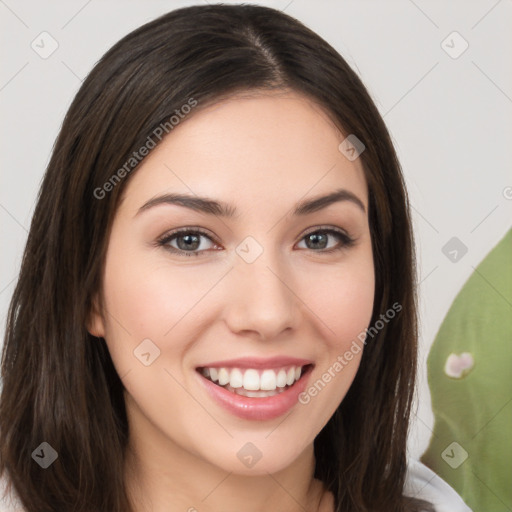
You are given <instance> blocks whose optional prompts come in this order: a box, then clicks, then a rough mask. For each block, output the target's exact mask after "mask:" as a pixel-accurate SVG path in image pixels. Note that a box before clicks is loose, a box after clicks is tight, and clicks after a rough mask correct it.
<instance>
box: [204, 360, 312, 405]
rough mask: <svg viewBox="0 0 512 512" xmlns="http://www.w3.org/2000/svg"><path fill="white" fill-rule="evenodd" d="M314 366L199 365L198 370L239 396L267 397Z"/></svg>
mask: <svg viewBox="0 0 512 512" xmlns="http://www.w3.org/2000/svg"><path fill="white" fill-rule="evenodd" d="M312 368H313V365H312V364H306V365H287V366H281V367H279V368H266V369H257V368H229V367H224V366H221V367H199V368H197V371H198V372H199V373H200V374H201V375H202V376H203V377H204V378H205V379H207V380H209V381H210V382H213V383H214V384H216V385H217V386H219V387H221V388H224V389H225V390H227V391H229V392H231V393H234V394H236V395H239V396H245V397H249V398H267V397H271V396H275V395H278V394H280V393H283V392H285V391H286V390H288V389H290V388H291V387H293V386H294V385H295V383H296V382H298V381H299V380H300V379H301V378H303V377H304V375H305V374H307V373H309V371H311V369H312Z"/></svg>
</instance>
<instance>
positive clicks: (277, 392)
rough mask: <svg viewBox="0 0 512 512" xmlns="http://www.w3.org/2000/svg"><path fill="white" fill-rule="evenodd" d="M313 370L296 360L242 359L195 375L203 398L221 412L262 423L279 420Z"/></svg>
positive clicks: (204, 368) (199, 370) (199, 369)
mask: <svg viewBox="0 0 512 512" xmlns="http://www.w3.org/2000/svg"><path fill="white" fill-rule="evenodd" d="M228 363H229V364H228ZM314 366H315V365H314V364H313V363H311V362H310V361H305V360H299V359H296V360H290V359H289V358H287V359H285V360H284V359H282V358H281V359H279V360H278V359H277V358H276V359H275V360H272V361H271V360H267V361H262V360H256V359H251V360H247V359H244V360H236V361H234V360H233V361H229V362H223V363H210V364H207V365H205V366H199V367H197V368H196V374H197V375H198V378H199V380H200V384H201V385H202V387H203V388H204V389H205V390H206V393H207V396H208V397H210V398H211V399H213V401H214V402H215V403H216V404H217V405H219V406H220V407H222V408H223V409H224V410H225V411H227V412H229V413H231V414H233V415H235V416H237V417H239V418H242V419H246V420H252V421H254V420H258V421H264V420H271V419H274V418H277V417H279V416H282V415H283V414H285V413H287V412H288V411H290V410H291V409H292V408H293V407H294V406H295V405H296V404H297V403H298V402H299V395H300V394H301V393H302V392H303V391H304V389H305V388H306V385H307V381H308V379H309V376H310V375H311V372H312V370H313V368H314Z"/></svg>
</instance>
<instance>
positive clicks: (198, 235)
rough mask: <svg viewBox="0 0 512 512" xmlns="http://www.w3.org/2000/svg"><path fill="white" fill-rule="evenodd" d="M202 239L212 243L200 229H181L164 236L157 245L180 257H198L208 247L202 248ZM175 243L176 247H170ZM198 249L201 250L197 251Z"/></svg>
mask: <svg viewBox="0 0 512 512" xmlns="http://www.w3.org/2000/svg"><path fill="white" fill-rule="evenodd" d="M202 238H207V239H208V240H209V241H210V242H212V238H211V237H210V236H209V235H208V234H207V233H206V231H203V230H202V229H199V228H193V229H192V228H181V229H177V230H175V231H173V232H171V233H167V234H165V235H164V237H163V238H161V239H160V240H158V242H157V243H158V245H160V246H163V247H165V248H166V249H167V250H168V251H170V252H172V253H175V254H179V255H180V256H181V255H183V256H200V255H201V254H202V253H203V252H204V251H206V250H207V249H209V247H204V245H205V244H203V243H201V239H202ZM175 241H176V243H177V247H175V246H173V245H172V242H175ZM206 245H208V244H206ZM199 248H200V249H201V250H200V251H197V249H199ZM210 248H211V247H210Z"/></svg>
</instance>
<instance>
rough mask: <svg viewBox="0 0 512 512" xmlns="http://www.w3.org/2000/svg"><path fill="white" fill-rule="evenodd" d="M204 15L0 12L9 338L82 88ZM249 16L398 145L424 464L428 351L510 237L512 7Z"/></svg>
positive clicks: (404, 2) (353, 5) (159, 4)
mask: <svg viewBox="0 0 512 512" xmlns="http://www.w3.org/2000/svg"><path fill="white" fill-rule="evenodd" d="M199 3H200V1H199V0H198V1H197V2H196V1H194V2H186V1H156V0H145V1H142V0H139V1H133V0H132V1H126V0H124V1H110V0H101V1H100V0H89V1H86V0H80V1H76V0H66V1H63V0H61V1H51V2H37V1H36V0H31V1H28V0H18V1H17V0H0V29H1V32H0V34H1V36H0V38H1V45H0V47H1V48H2V52H3V53H2V67H1V70H0V108H1V113H2V116H1V122H0V129H1V134H0V144H1V146H0V150H1V151H0V157H1V175H0V176H1V178H0V179H1V182H0V226H1V227H0V239H1V268H0V321H1V323H2V327H1V329H2V334H3V331H4V325H5V316H6V312H7V307H8V303H9V300H10V297H11V295H12V292H13V290H14V284H15V279H16V276H17V273H18V270H19V265H20V262H21V255H22V251H23V247H24V244H25V241H26V237H27V230H28V227H29V225H30V219H31V215H32V212H33V209H34V205H35V200H36V195H37V192H38V187H39V184H40V180H41V178H42V176H43V172H44V170H45V168H46V165H47V163H48V160H49V156H50V152H51V149H52V145H53V142H54V140H55V138H56V136H57V133H58V130H59V128H60V125H61V122H62V120H63V118H64V114H65V112H66V110H67V108H68V106H69V104H70V102H71V100H72V98H73V97H74V95H75V93H76V92H77V90H78V87H79V86H80V84H81V81H82V80H83V79H84V78H85V76H86V75H87V73H88V72H89V71H90V70H91V68H92V67H93V65H94V64H95V62H96V61H97V60H98V59H99V58H100V57H101V56H102V55H103V53H105V51H106V50H107V49H109V48H110V47H111V46H112V45H113V44H114V43H115V42H117V41H118V40H119V39H120V38H121V37H123V36H124V35H125V34H127V33H128V32H130V31H131V30H133V29H135V28H136V27H138V26H140V25H142V24H144V23H145V22H147V21H150V20H152V19H154V18H155V17H157V16H159V15H161V14H163V13H165V12H168V11H170V10H172V9H175V8H178V7H183V6H188V5H194V4H199ZM209 3H214V2H209ZM226 3H230V2H226ZM232 3H239V2H232ZM252 3H258V4H261V5H267V6H270V7H275V8H278V9H281V10H284V11H285V12H286V13H287V14H289V15H291V16H294V17H296V18H298V19H299V20H301V21H302V22H304V23H305V24H306V25H308V26H309V27H310V28H311V29H313V30H314V31H316V32H317V33H318V34H319V35H320V36H322V37H323V38H324V39H326V40H327V41H328V42H329V43H330V44H331V45H333V46H334V47H335V48H336V49H337V50H338V51H339V52H340V53H341V54H342V56H343V57H344V58H345V59H346V60H347V61H348V62H349V64H350V65H351V66H352V67H353V68H354V70H355V71H356V72H357V73H358V74H359V76H360V77H361V78H362V80H363V82H364V83H365V85H366V86H367V88H368V90H369V91H370V94H371V95H372V97H373V99H374V101H375V103H376V104H377V106H378V108H379V110H380V112H381V114H382V115H383V116H384V120H385V122H386V124H387V126H388V128H389V130H390V132H391V134H392V137H393V140H394V143H395V146H396V149H397V151H398V154H399V157H400V160H401V163H402V166H403V169H404V173H405V176H406V180H407V184H408V189H409V194H410V197H411V202H412V205H413V215H414V219H413V220H414V228H415V233H416V239H417V246H418V267H419V274H420V280H421V286H420V289H419V295H420V305H421V310H420V315H421V347H422V350H421V358H420V376H419V380H420V383H419V390H418V401H417V411H416V414H415V417H414V423H413V428H412V434H411V438H410V443H409V444H410V453H411V455H413V456H415V457H418V456H419V455H420V454H421V453H422V452H423V451H424V449H425V448H426V446H427V444H428V441H429V438H430V435H431V428H432V425H433V417H432V412H431V408H430V395H429V391H428V386H427V382H426V367H425V357H426V355H427V352H428V349H429V347H430V345H431V343H432V341H433V339H434V337H435V334H436V332H437V330H438V328H439V326H440V324H441V322H442V320H443V318H444V316H445V314H446V312H447V311H448V308H449V306H450V304H451V302H452V300H453V299H454V297H455V295H456V294H457V292H458V291H459V290H460V288H461V287H462V285H463V284H464V282H465V281H466V279H467V278H468V277H469V275H470V274H471V272H472V271H473V267H476V266H477V265H478V263H479V262H480V261H481V260H482V259H483V257H484V256H485V255H486V254H487V253H488V252H489V250H490V249H491V248H492V247H493V246H494V245H495V244H496V243H497V242H498V241H499V240H500V239H501V238H502V236H503V235H504V234H505V232H506V231H507V230H508V228H509V227H510V225H511V219H512V215H511V214H512V200H511V199H510V198H511V193H510V190H511V189H507V187H510V186H512V173H511V163H512V150H511V146H512V144H511V141H512V69H511V68H512V66H511V63H512V59H511V55H512V30H511V27H512V1H511V0H499V1H496V0H481V1H468V0H464V1H448V0H443V1H426V0H414V1H413V0H394V1H392V0H387V1H383V0H351V1H349V0H343V1H334V0H322V1H313V0H292V1H291V2H290V0H283V1H280V0H279V1H274V2H272V1H261V2H258V1H254V2H252ZM43 31H47V32H48V33H49V34H51V36H52V37H53V38H54V39H55V40H56V41H57V42H58V45H59V46H58V49H57V50H56V51H55V52H54V53H53V54H52V55H51V56H50V57H48V58H47V59H43V58H41V57H40V56H39V55H38V54H37V53H36V52H35V51H34V50H33V49H32V48H31V43H32V41H34V40H36V43H37V41H38V36H39V35H40V34H41V32H43ZM453 31H457V32H458V33H459V34H460V35H461V36H462V37H463V38H464V39H465V40H466V41H467V43H468V44H469V47H468V48H467V50H466V51H465V52H464V53H462V54H461V55H460V56H459V57H458V58H452V57H451V56H450V55H448V53H446V51H445V50H444V49H443V47H442V46H441V44H442V42H443V41H444V40H445V39H446V38H447V36H449V35H450V34H451V33H452V32H453ZM445 45H449V46H451V47H452V49H451V50H450V51H451V52H452V53H453V52H456V51H457V50H459V49H460V48H462V46H461V41H460V40H458V39H457V36H455V38H454V36H451V37H450V38H448V39H447V40H446V42H445ZM507 190H508V191H509V193H508V194H507V192H506V191H507ZM507 195H508V198H509V199H507ZM454 236H456V237H458V238H459V239H460V240H461V241H462V242H463V243H464V244H465V245H466V246H467V247H468V252H467V254H466V255H465V256H464V257H463V258H461V259H460V260H459V261H458V262H456V263H453V262H451V261H450V260H449V259H448V258H447V257H446V256H445V255H444V254H443V253H442V251H441V249H442V247H443V246H444V244H445V243H446V242H447V241H448V240H449V239H451V238H452V237H454Z"/></svg>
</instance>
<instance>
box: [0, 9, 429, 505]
mask: <svg viewBox="0 0 512 512" xmlns="http://www.w3.org/2000/svg"><path fill="white" fill-rule="evenodd" d="M269 89H291V90H294V91H297V92H299V93H302V94H304V95H307V96H308V97H310V98H312V99H313V100H314V101H315V102H316V103H317V104H319V105H320V106H322V107H323V108H324V109H325V110H326V111H327V112H328V113H329V114H330V115H331V117H332V118H333V120H334V121H335V123H336V124H337V125H338V126H339V128H340V129H341V130H342V131H343V132H344V133H345V134H350V133H353V134H356V136H357V137H358V139H360V140H361V141H362V142H363V143H364V145H365V146H366V149H365V151H364V152H363V153H362V154H361V156H360V158H361V161H362V164H363V167H364V172H365V176H366V180H367V183H368V189H369V221H370V231H371V237H372V248H373V254H374V265H375V275H376V288H375V300H374V309H373V316H372V320H371V324H372V325H373V324H375V322H376V321H378V320H379V318H380V315H381V314H382V313H383V312H384V311H386V310H388V309H389V308H390V306H391V304H393V303H395V302H397V303H399V304H400V305H401V306H402V310H401V312H400V314H398V315H397V316H396V317H395V318H394V319H393V320H392V321H390V322H386V324H385V325H384V327H383V328H382V329H381V330H379V332H378V334H376V335H375V336H374V337H373V338H372V339H371V340H370V339H369V341H368V344H367V347H366V349H365V350H364V352H363V356H362V361H361V365H360V368H359V371H358V373H357V375H356V377H355V380H354V382H353V384H352V386H351V388H350V390H349V391H348V393H347V395H346V397H345V398H344V400H343V401H342V403H341V404H340V406H339V407H338V409H337V410H336V412H335V414H334V415H333V416H332V418H331V419H330V420H329V422H328V423H327V425H326V426H325V427H324V428H323V430H322V431H321V432H320V433H319V435H318V436H317V438H316V439H315V442H314V448H315V455H316V469H315V477H317V478H318V479H320V480H322V481H323V482H324V483H325V485H326V486H327V488H328V489H329V490H330V491H331V492H332V493H333V494H334V497H335V503H336V511H346V510H351V511H356V510H357V511H370V510H377V509H378V510H386V511H416V510H419V507H420V502H419V501H418V500H414V499H409V498H406V497H404V496H403V485H404V479H405V471H406V441H407V433H408V424H409V414H410V409H411V401H412V395H413V389H414V382H415V371H416V350H417V327H416V299H415V292H414V290H415V269H414V246H413V238H412V232H411V223H410V218H409V206H408V202H407V196H406V191H405V186H404V181H403V177H402V174H401V170H400V165H399V162H398V159H397V156H396V154H395V151H394V148H393V145H392V142H391V139H390V136H389V134H388V131H387V129H386V126H385V125H384V122H383V120H382V118H381V116H380V115H379V113H378V111H377V109H376V107H375V105H374V103H373V102H372V100H371V98H370V96H369V94H368V92H367V91H366V89H365V87H364V85H363V84H362V82H361V81H360V80H359V78H358V77H357V75H356V74H355V73H354V72H353V71H352V69H351V68H350V67H349V66H348V64H347V63H346V62H345V60H344V59H343V58H342V57H341V56H340V55H339V54H338V53H337V52H336V51H335V50H334V49H333V48H332V47H331V46H330V45H329V44H327V43H326V42H325V41H324V40H323V39H322V38H320V37H319V36H318V35H317V34H315V33H314V32H312V31H311V30H309V29H308V28H307V27H305V26H304V25H303V24H302V23H300V22H299V21H297V20H296V19H294V18H292V17H290V16H288V15H285V14H284V13H282V12H280V11H278V10H274V9H271V8H267V7H260V6H255V5H204V6H203V5H201V6H192V7H187V8H181V9H178V10H174V11H172V12H170V13H167V14H165V15H163V16H161V17H159V18H158V19H156V20H154V21H151V22H150V23H147V24H145V25H143V26H142V27H140V28H138V29H137V30H135V31H133V32H131V33H130V34H128V35H127V36H125V37H124V38H123V39H122V40H120V41H119V42H118V43H117V44H115V45H114V46H113V47H112V48H111V49H110V50H109V51H108V52H107V53H106V54H105V55H104V56H103V57H102V58H101V60H100V61H99V62H98V63H97V64H96V65H95V67H94V68H93V69H92V71H91V72H90V74H89V75H88V77H87V78H86V80H85V81H84V83H83V85H82V87H81V88H80V90H79V91H78V93H77V95H76V97H75V99H74V101H73V103H72V105H71V106H70V108H69V110H68V112H67V114H66V117H65V119H64V122H63V125H62V128H61V130H60V133H59V136H58V138H57V141H56V143H55V146H54V148H53V152H52V156H51V159H50V162H49V164H48V168H47V169H46V173H45V176H44V180H43V183H42V186H41V189H40V193H39V197H38V200H37V206H36V209H35V212H34V215H33V219H32V224H31V227H30V232H29V235H28V241H27V244H26V248H25V252H24V256H23V261H22V265H21V271H20V274H19V280H18V282H17V285H16V289H15V291H14V294H13V297H12V301H11V304H10V309H9V314H8V319H7V326H6V335H5V341H4V347H3V353H2V368H1V371H2V374H1V376H2V380H3V388H2V395H1V403H0V429H1V430H0V475H1V474H3V473H4V472H5V471H6V472H7V473H8V476H9V479H10V482H12V484H13V486H14V488H15V490H16V492H17V494H18V496H19V497H20V500H21V502H22V503H23V505H24V506H25V507H26V509H27V510H28V511H29V512H50V511H52V512H55V511H64V510H66V511H71V510H72V511H75V512H85V511H87V512H92V511H94V512H105V511H107V510H108V511H109V512H129V511H131V510H133V509H132V506H131V505H130V503H129V499H128V494H127V489H126V487H125V482H124V463H125V448H126V446H127V441H128V424H127V417H126V411H125V405H124V398H123V384H122V382H121V380H120V378H119V376H118V375H117V373H116V371H115V368H114V366H113V364H112V361H111V358H110V355H109V352H108V349H107V346H106V344H105V341H104V340H103V339H96V338H94V337H93V336H91V335H90V334H89V333H88V332H87V330H86V321H87V318H88V315H89V313H90V311H91V305H92V298H93V296H94V294H95V293H96V292H97V291H98V290H99V289H100V287H101V281H100V276H101V274H102V268H103V265H104V259H105V252H106V247H107V243H108V239H109V233H110V227H111V224H112V220H113V217H114V214H115V212H116V208H117V205H118V201H119V198H120V195H121V193H122V191H123V188H124V186H125V185H126V183H127V182H128V180H129V179H130V176H131V175H132V174H133V173H134V172H136V167H137V166H136V165H134V166H133V169H127V168H126V167H125V171H126V172H125V173H121V176H122V179H120V180H118V181H117V182H116V183H115V184H114V185H113V186H111V187H109V188H108V193H106V192H105V183H107V182H109V180H111V179H112V176H113V175H114V174H116V172H117V171H118V170H119V169H121V168H123V166H124V165H125V163H126V162H127V161H130V158H131V157H132V155H133V153H134V152H136V151H137V150H138V149H139V148H141V147H142V146H144V145H145V144H146V143H147V140H148V137H149V136H150V135H151V134H154V132H155V130H156V129H158V127H159V126H161V124H162V123H165V122H166V121H168V119H169V118H170V116H172V115H173V113H174V112H175V111H176V110H180V109H181V107H182V106H183V105H185V104H187V103H189V102H190V99H191V98H193V99H194V101H197V103H198V107H197V110H198V109H200V108H201V107H204V106H207V105H209V104H212V103H215V102H217V101H219V100H221V99H223V98H227V97H229V96H230V95H232V94H233V93H235V92H239V91H257V90H269ZM191 115H193V114H191ZM117 176H118V177H119V176H120V174H119V173H117ZM110 183H111V184H112V182H110ZM100 189H101V190H103V192H101V193H100V192H98V191H99V190H100ZM381 323H382V321H381ZM42 442H47V443H49V444H50V445H51V446H52V447H53V448H54V449H55V450H56V451H57V453H58V458H57V460H56V461H55V462H54V463H53V464H52V465H51V466H50V467H49V468H47V469H45V470H42V469H41V468H40V467H39V465H38V464H36V463H35V462H34V460H32V457H31V454H32V452H33V451H34V449H35V448H36V447H38V446H39V445H40V444H41V443H42Z"/></svg>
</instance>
